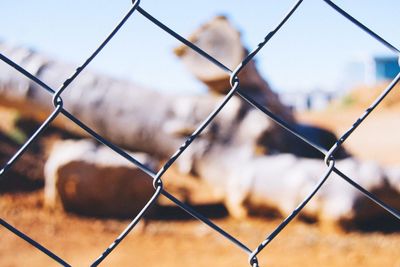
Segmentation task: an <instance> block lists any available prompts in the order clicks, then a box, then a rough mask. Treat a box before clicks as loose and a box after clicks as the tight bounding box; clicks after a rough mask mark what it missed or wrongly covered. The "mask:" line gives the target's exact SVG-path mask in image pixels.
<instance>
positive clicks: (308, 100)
mask: <svg viewBox="0 0 400 267" xmlns="http://www.w3.org/2000/svg"><path fill="white" fill-rule="evenodd" d="M333 97H334V94H333V93H332V92H329V91H324V90H321V89H316V90H312V91H308V92H302V91H294V92H282V93H280V95H279V98H280V99H281V101H282V102H283V103H284V104H285V105H287V106H289V107H291V108H292V110H293V111H305V110H322V109H324V108H326V106H327V105H328V104H329V103H330V102H331V100H332V99H333Z"/></svg>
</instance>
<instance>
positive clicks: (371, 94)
mask: <svg viewBox="0 0 400 267" xmlns="http://www.w3.org/2000/svg"><path fill="white" fill-rule="evenodd" d="M332 2H334V3H336V4H337V5H339V6H340V7H341V8H343V9H344V10H346V11H347V12H348V13H349V14H351V15H352V16H354V17H355V18H356V19H358V20H359V21H360V22H362V23H363V24H364V25H366V26H367V27H369V28H370V29H372V30H373V31H374V32H376V33H377V34H378V35H380V36H381V37H383V38H384V39H385V40H387V41H388V42H389V43H391V44H393V45H394V46H395V47H400V34H399V30H398V25H400V16H398V11H399V10H400V2H399V1H395V0H384V1H362V0H354V1H344V0H340V1H339V0H338V1H332ZM293 4H294V2H293V1H286V0H282V1H272V0H267V1H227V0H220V1H210V0H206V1H176V0H171V1H160V0H158V1H157V0H156V1H144V0H143V1H141V3H140V6H141V7H142V8H143V9H144V10H146V11H147V12H148V13H150V14H151V15H152V16H154V17H156V18H157V19H159V20H160V21H162V22H163V23H164V24H166V25H167V26H169V27H170V28H172V29H173V30H174V31H176V32H177V33H179V34H180V35H182V36H184V37H187V36H190V35H191V34H192V33H193V32H195V30H196V29H198V28H199V27H200V26H201V25H202V24H204V23H205V22H207V21H209V20H210V19H212V18H213V17H215V16H217V15H224V16H227V18H228V19H229V21H230V22H231V23H232V25H234V27H235V28H237V29H238V30H239V31H240V33H241V39H242V42H243V45H244V47H245V48H247V49H248V50H252V49H254V48H255V47H256V46H257V45H258V44H259V43H260V42H261V41H262V40H263V39H264V37H265V35H266V34H267V33H268V32H269V31H271V30H272V29H273V28H274V27H275V26H276V25H277V23H278V22H279V21H280V20H281V19H282V17H283V16H284V14H286V12H287V11H288V10H289V9H290V8H291V7H292V5H293ZM131 5H132V4H131V2H130V1H105V0H97V1H66V0H59V1H50V0H46V1H44V0H39V1H27V0H20V1H11V0H3V1H2V3H1V4H0V25H1V28H0V43H1V42H6V43H7V44H8V45H11V46H23V47H28V48H31V49H34V50H35V51H37V52H38V53H40V54H44V55H46V56H48V57H51V58H54V59H56V60H57V61H60V62H65V63H69V64H73V65H74V66H77V65H79V64H81V63H82V62H84V60H86V58H87V57H88V56H89V55H90V54H91V53H92V52H93V51H94V50H95V48H96V47H97V46H98V45H99V43H100V42H101V41H103V40H104V38H105V37H106V36H107V35H108V34H109V33H110V32H111V31H112V30H113V28H114V27H115V25H116V24H117V23H118V22H119V21H120V20H121V19H122V17H123V16H124V15H125V14H126V13H127V12H128V11H129V9H130V7H131ZM180 45H181V44H180V43H179V41H177V40H176V39H175V38H173V37H171V36H170V35H168V34H167V33H166V32H164V31H162V30H161V29H159V28H158V27H157V26H156V25H154V24H153V23H152V22H150V21H149V20H147V19H146V18H144V17H143V16H142V15H140V14H139V13H137V12H135V13H134V14H133V15H132V17H131V18H130V19H129V20H128V22H127V23H126V25H125V26H124V27H123V28H122V29H121V31H120V32H118V34H117V35H116V36H115V38H114V39H112V40H111V42H110V43H109V45H108V46H106V47H105V48H104V50H103V51H102V52H101V53H100V54H99V55H98V56H97V57H96V58H95V59H94V60H93V62H92V63H91V64H90V67H89V68H90V71H92V72H95V73H98V74H99V75H103V74H104V75H106V76H112V77H113V78H115V79H117V80H121V81H127V82H132V83H135V84H138V85H140V86H144V87H145V88H152V89H154V90H156V91H158V92H160V93H162V94H167V95H175V94H179V95H187V96H193V95H206V94H207V87H206V86H205V85H204V84H203V83H202V82H200V81H199V80H198V79H196V78H195V77H194V76H193V75H192V74H191V73H190V72H189V71H188V69H187V68H186V67H185V66H184V64H182V62H181V61H180V59H179V58H178V57H177V56H176V55H175V54H174V53H173V50H174V49H175V48H176V47H178V46H180ZM0 53H3V51H0ZM255 61H256V66H257V68H258V71H259V72H260V74H261V76H262V77H263V78H264V79H265V80H267V82H268V83H269V85H270V86H271V89H272V90H273V91H274V92H276V93H277V94H278V96H279V99H280V100H281V101H282V103H283V104H284V105H286V106H288V107H290V109H291V110H292V111H293V112H294V116H295V118H296V120H298V121H299V122H300V123H304V124H310V125H313V126H316V127H321V128H323V129H327V130H329V131H331V132H333V133H334V134H336V135H337V136H340V135H342V134H343V133H344V132H345V131H346V130H347V129H348V128H349V127H350V126H351V125H352V124H353V123H354V121H355V120H356V119H357V118H358V116H360V115H361V114H362V112H363V111H364V110H365V108H367V107H368V106H369V105H370V104H371V103H372V102H373V101H374V99H375V98H376V97H377V96H378V95H379V94H380V93H381V92H382V91H383V90H384V88H385V87H386V86H387V85H388V84H389V83H390V82H391V81H392V80H393V79H394V78H395V77H396V75H397V74H398V73H399V72H400V67H399V63H398V55H396V54H395V53H393V52H391V51H390V50H389V49H388V48H387V47H385V46H384V45H382V44H381V43H379V42H378V41H377V40H375V39H373V38H371V36H369V35H368V34H366V33H365V32H363V31H361V30H360V29H359V28H358V27H356V26H355V25H354V24H352V23H351V22H349V21H348V20H346V19H345V18H344V17H343V16H341V15H340V14H338V13H337V12H335V11H334V10H333V9H332V8H331V7H329V6H328V5H327V4H326V3H324V2H323V1H318V0H310V1H304V3H303V4H302V5H301V6H300V7H299V9H298V10H297V11H296V12H295V13H294V15H293V16H292V17H291V18H290V20H289V21H288V22H287V23H286V24H285V25H284V26H283V28H282V29H281V30H280V31H279V32H278V33H277V34H276V35H275V36H274V38H272V39H271V41H270V42H269V43H268V44H267V45H266V46H265V47H264V48H263V49H262V50H261V52H260V53H259V54H257V56H256V57H255ZM0 64H2V65H4V63H3V62H1V63H0ZM228 67H230V68H234V67H235V66H228ZM68 75H69V73H66V74H65V77H59V78H60V79H61V80H62V78H67V77H68ZM45 82H54V81H45ZM399 115H400V95H399V93H398V89H397V88H395V90H393V92H391V93H390V94H389V96H388V97H387V98H385V100H384V101H383V103H382V105H380V106H379V107H378V109H377V111H376V112H375V113H373V114H372V115H371V118H369V119H368V120H367V121H366V122H365V123H364V124H363V125H361V126H360V128H359V129H358V130H357V131H356V132H355V133H354V134H353V135H352V136H351V137H350V138H349V139H348V141H346V144H345V148H346V149H347V150H348V151H349V153H351V154H352V155H354V156H355V157H357V158H358V159H360V160H365V161H374V162H377V163H378V164H380V166H383V167H397V166H399V165H400V164H399V157H398V149H399V148H400V140H399V139H398V136H399V134H400V128H399V125H400V124H399V122H400V121H399ZM0 116H1V119H0V120H1V121H2V122H1V125H0V126H1V127H0V128H1V129H2V132H6V135H7V132H12V134H11V136H12V137H13V140H19V141H21V140H22V141H23V140H25V139H26V137H27V136H29V134H30V133H32V132H33V129H35V127H36V126H37V125H35V124H34V123H33V125H30V124H26V123H22V124H21V125H22V126H23V127H22V132H21V131H19V130H21V129H19V130H18V131H15V126H14V125H13V123H14V122H15V120H17V119H18V118H20V117H21V115H19V111H17V110H14V109H10V108H9V107H7V108H5V107H1V109H0ZM21 125H17V126H18V127H20V126H21ZM24 127H25V128H24ZM20 128H21V127H20ZM49 131H52V129H50V130H49ZM57 134H60V133H57ZM62 134H66V133H64V132H63V133H62ZM69 134H70V133H68V134H66V135H67V136H66V137H67V138H77V137H76V136H75V133H74V134H71V136H70V135H69ZM7 140H8V139H7ZM44 147H45V148H44V149H42V148H41V149H42V150H41V149H39V148H37V149H39V150H35V148H33V149H32V151H30V153H31V154H32V155H33V159H29V158H28V159H24V163H27V162H28V163H30V164H35V163H34V162H35V160H39V159H40V160H41V161H43V162H44V161H45V160H46V153H47V152H45V151H46V149H47V146H46V144H45V145H44ZM6 148H7V147H5V146H3V151H6ZM13 149H14V150H15V149H16V148H10V151H14V150H13ZM7 151H8V150H7ZM8 153H10V152H8ZM35 153H36V154H35ZM6 154H7V153H6ZM39 154H40V156H37V158H35V155H39ZM6 158H7V157H4V159H2V163H3V162H5V161H6ZM28 163H27V164H28ZM16 167H17V168H18V166H16ZM173 171H176V170H172V172H173ZM28 173H29V172H28ZM173 174H174V173H173ZM33 176H35V177H36V176H37V177H39V178H38V180H41V179H40V176H42V174H40V173H39V174H37V173H36V174H34V175H33ZM180 179H185V178H182V177H181V178H180ZM193 181H196V179H194V180H193ZM191 183H192V182H191ZM193 183H194V184H190V186H191V187H194V188H195V187H196V186H197V184H196V182H193ZM1 187H3V188H1ZM195 190H196V189H195ZM203 190H208V189H203ZM0 194H1V195H0V213H1V217H2V218H3V219H5V220H7V221H9V222H10V223H12V224H13V225H15V226H16V227H17V228H19V229H20V230H21V231H23V232H25V233H27V234H28V235H29V236H31V237H33V238H34V239H35V240H37V241H39V242H40V243H42V244H44V245H45V246H46V247H48V248H49V249H51V250H53V251H54V252H56V254H59V255H61V257H62V258H64V259H66V260H67V262H70V263H72V264H73V266H87V265H89V264H90V260H91V259H94V258H96V257H97V256H98V255H100V254H101V252H102V249H105V248H106V247H107V246H108V244H110V243H111V242H112V241H113V240H114V239H115V238H116V237H117V236H118V234H119V233H120V232H121V231H122V229H124V227H125V226H126V225H127V224H128V223H129V218H131V217H132V216H122V217H121V216H103V215H102V216H100V217H99V216H92V215H85V214H83V215H82V214H79V213H78V214H76V213H74V212H72V213H71V212H64V211H63V210H62V209H61V210H60V209H55V210H52V209H51V210H49V209H46V208H44V206H45V204H44V196H43V181H41V182H37V181H36V182H34V183H33V184H32V183H28V184H24V183H23V184H16V185H13V186H12V187H11V189H10V188H8V187H7V185H6V184H4V183H1V184H0ZM166 202H168V201H166ZM397 203H399V199H398V198H397ZM370 204H371V205H375V204H373V203H372V202H370ZM172 206H173V205H172ZM197 209H198V210H200V211H201V212H203V213H205V214H206V216H208V217H211V218H212V219H213V221H215V222H216V223H217V224H218V225H220V226H221V227H222V228H224V229H226V230H227V231H228V232H229V233H231V234H232V235H234V236H237V237H238V238H239V239H240V240H243V241H244V242H245V243H248V244H251V247H256V246H257V245H258V244H259V243H260V241H261V240H263V238H265V235H266V234H267V233H269V232H271V231H272V229H273V228H274V227H276V225H278V223H279V222H280V221H281V219H282V218H281V216H279V215H278V216H276V214H275V215H272V216H271V215H268V216H250V217H249V218H246V219H240V220H239V219H235V218H232V216H229V214H228V211H227V210H226V207H225V206H224V205H223V204H221V203H219V202H218V203H216V205H215V203H212V205H210V206H206V207H203V205H202V204H201V205H198V206H197ZM127 217H128V218H127ZM383 218H384V219H382V220H388V221H390V223H389V225H383V226H382V225H380V224H379V225H378V223H377V222H376V221H375V222H370V223H369V224H367V225H363V226H362V227H354V228H351V229H342V228H340V227H339V228H340V229H339V230H338V229H334V230H332V229H329V230H327V229H325V227H323V226H321V225H320V224H318V223H316V222H315V221H314V220H307V219H304V218H303V220H300V221H297V220H296V221H295V223H293V224H291V225H290V226H289V227H288V229H285V230H284V232H283V233H282V235H280V236H279V237H278V238H277V239H276V240H275V241H274V242H273V243H272V244H271V246H270V247H268V249H267V250H266V251H264V252H263V253H262V254H261V255H262V256H261V257H262V260H261V262H262V263H263V264H264V265H262V266H267V265H268V266H296V265H302V266H316V265H319V266H321V265H323V266H348V265H354V266H400V261H399V258H400V257H399V253H398V247H399V245H400V232H399V223H398V221H394V220H393V219H390V218H387V217H383ZM0 238H1V240H2V242H1V243H2V245H1V246H0V265H1V266H52V265H51V264H54V263H53V262H51V261H50V260H49V259H47V258H46V256H44V255H42V254H41V253H39V252H38V251H36V250H35V249H34V248H33V247H31V246H29V245H28V244H26V243H25V242H24V241H22V240H20V239H19V238H17V237H16V236H14V235H13V234H12V233H10V232H9V231H7V230H6V229H4V228H1V229H0ZM83 251H84V253H83ZM236 252H237V248H235V247H234V246H232V245H231V244H230V243H229V242H227V241H225V240H224V239H223V238H221V237H220V236H219V235H218V234H216V233H214V232H212V231H210V230H209V229H208V228H207V226H205V225H204V224H202V223H201V222H198V221H196V220H194V219H192V218H191V217H190V216H186V215H184V213H182V212H180V211H179V209H178V208H176V209H174V208H173V207H171V205H166V207H164V209H161V210H160V211H159V213H158V214H157V212H156V215H154V216H150V218H148V219H146V220H144V221H142V222H141V224H140V225H139V226H138V227H137V229H135V230H134V231H133V233H132V234H131V235H129V236H128V238H127V239H126V240H125V241H123V242H122V243H121V246H120V247H119V248H117V249H116V251H115V252H113V253H112V254H111V255H110V257H109V258H107V260H106V261H105V262H104V266H143V265H145V264H146V265H149V266H210V265H212V266H246V265H247V264H248V263H247V257H246V255H245V254H244V253H243V255H242V254H239V253H236ZM16 253H18V255H19V256H18V257H16V256H15V255H16ZM287 255H291V257H290V258H289V257H287ZM371 255H374V257H372V256H371Z"/></svg>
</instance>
